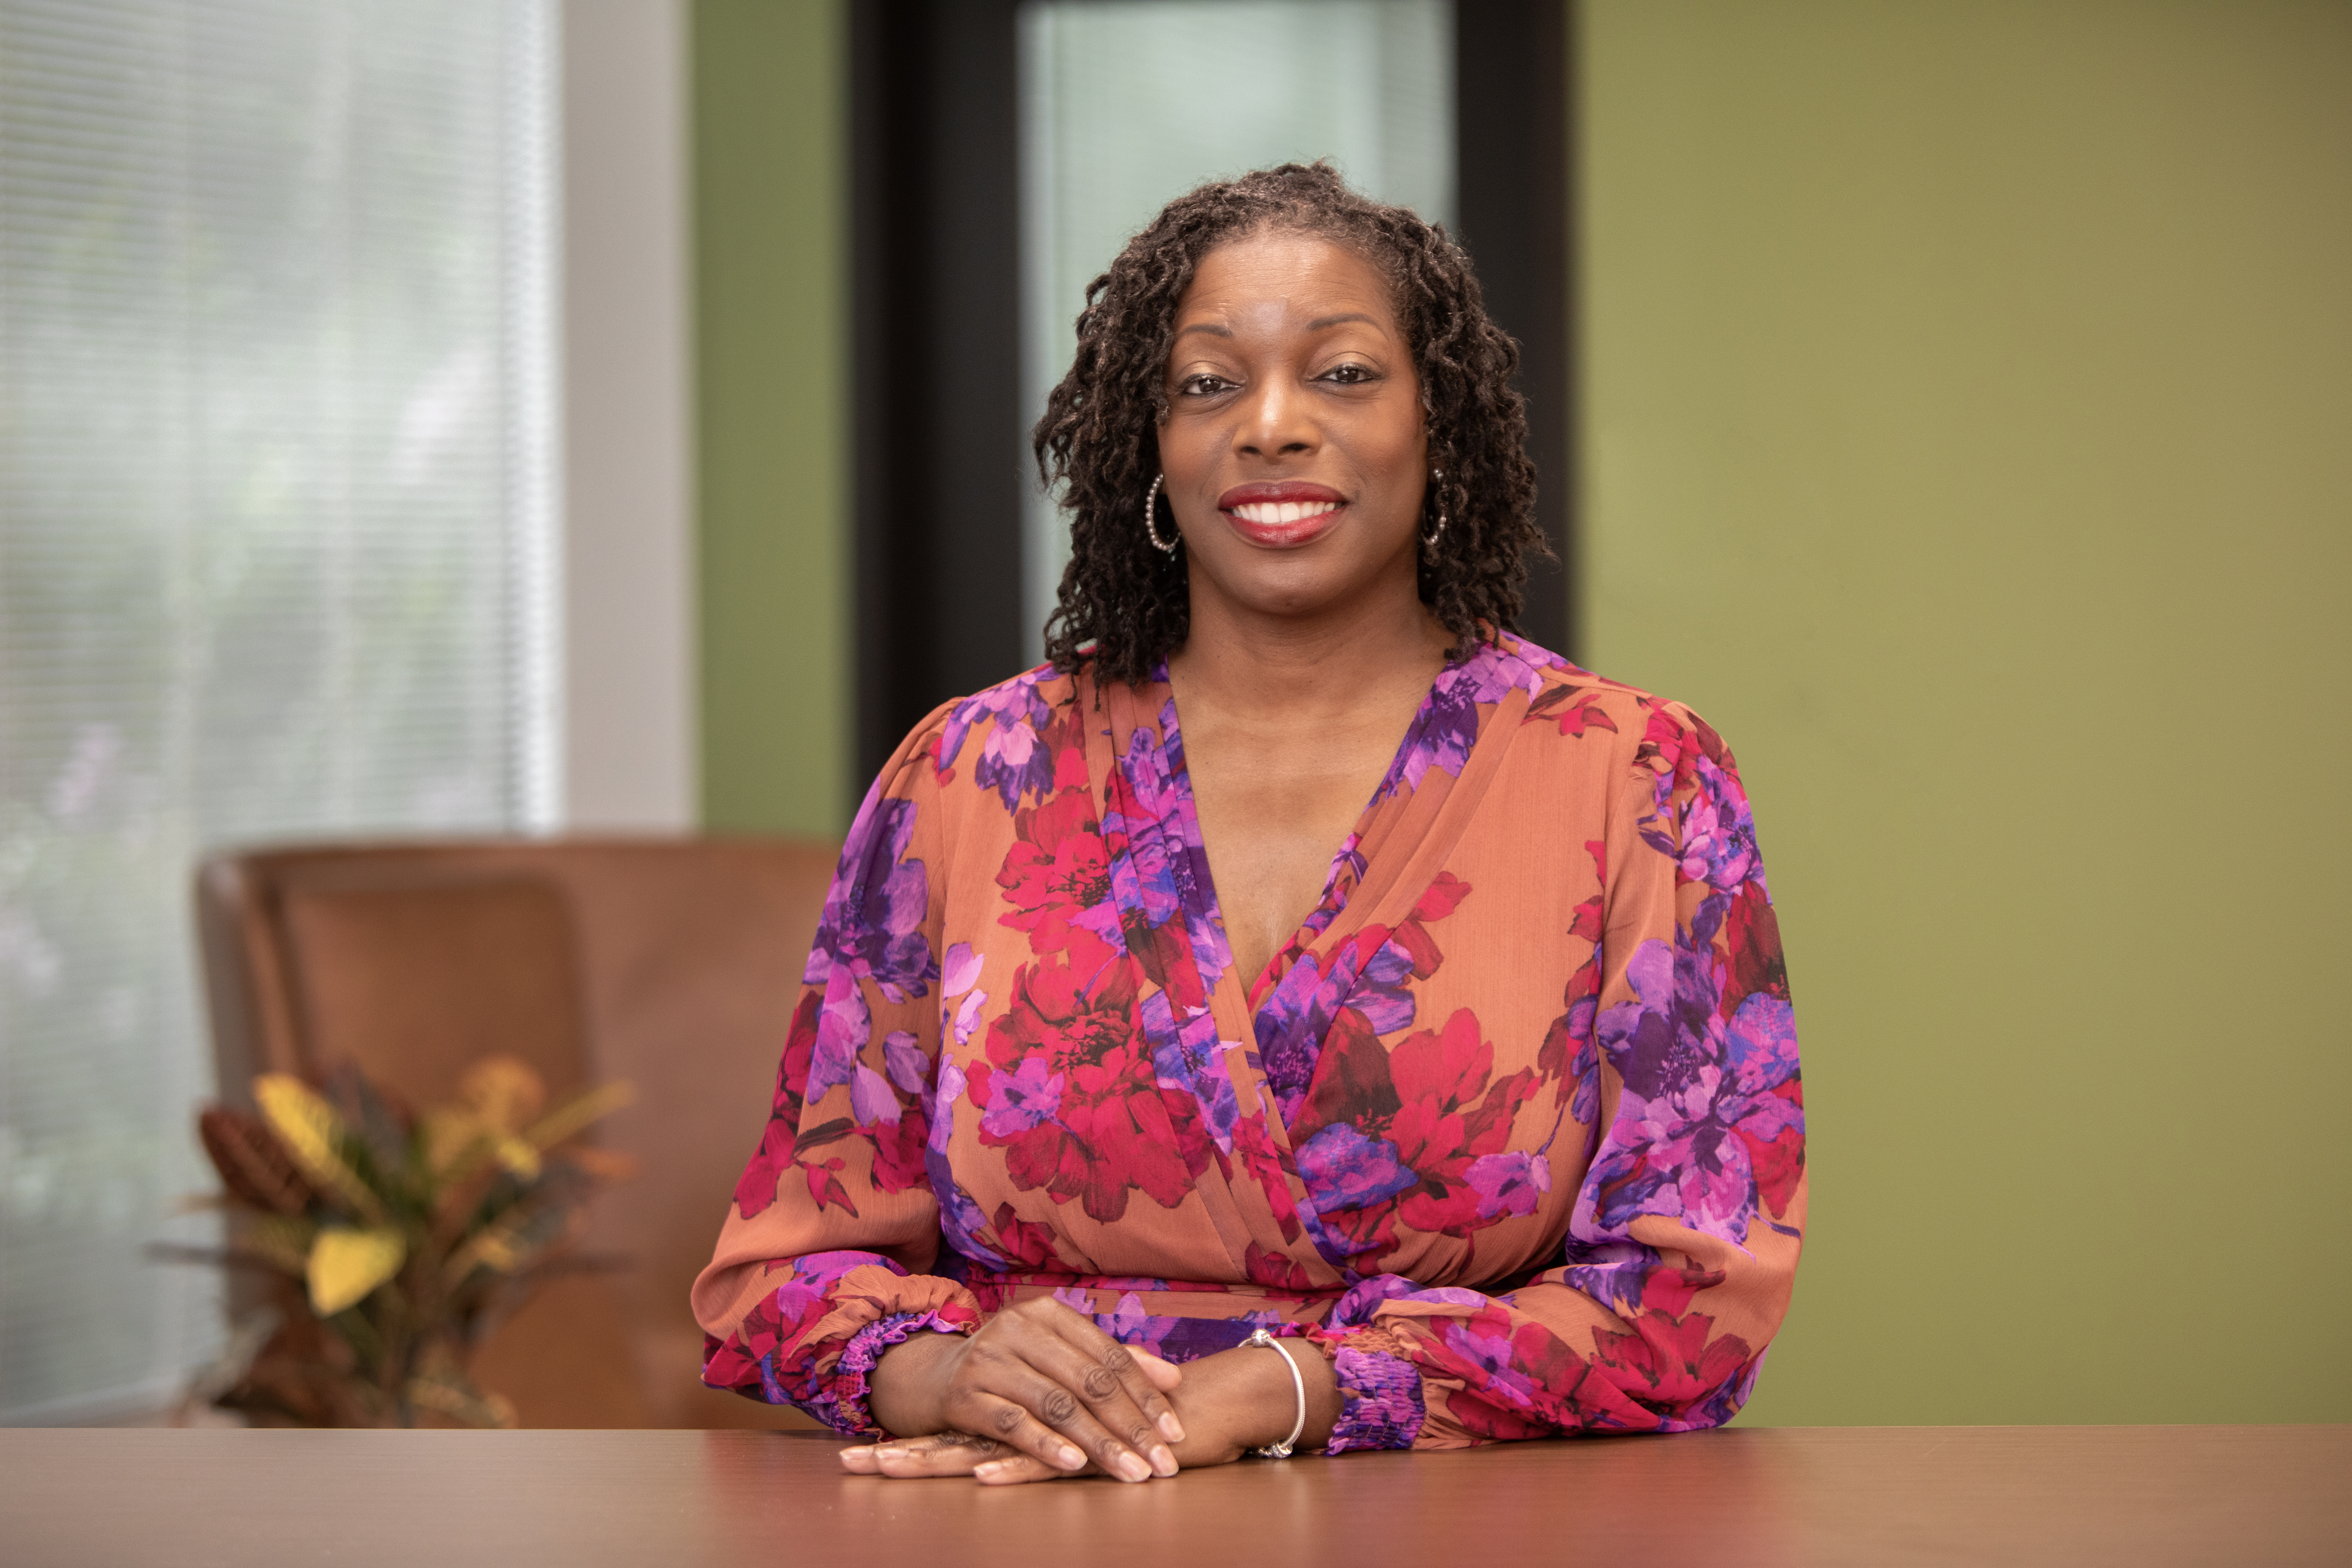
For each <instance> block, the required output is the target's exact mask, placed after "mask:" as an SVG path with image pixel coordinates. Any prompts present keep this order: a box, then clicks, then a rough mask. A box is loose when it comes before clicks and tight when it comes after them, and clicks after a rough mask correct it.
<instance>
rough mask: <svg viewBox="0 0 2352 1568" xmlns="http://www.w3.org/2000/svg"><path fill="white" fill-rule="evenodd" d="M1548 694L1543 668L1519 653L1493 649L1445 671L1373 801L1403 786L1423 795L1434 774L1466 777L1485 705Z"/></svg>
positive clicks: (1510, 650) (1507, 648)
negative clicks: (1517, 694)
mask: <svg viewBox="0 0 2352 1568" xmlns="http://www.w3.org/2000/svg"><path fill="white" fill-rule="evenodd" d="M1541 689H1543V678H1542V676H1541V675H1539V674H1538V673H1537V666H1535V665H1534V664H1531V663H1529V662H1528V660H1527V659H1526V658H1521V657H1520V656H1519V653H1518V652H1517V650H1516V647H1496V646H1493V645H1488V646H1486V647H1481V648H1479V650H1478V651H1477V652H1476V653H1474V654H1472V655H1471V656H1470V657H1469V658H1466V659H1465V660H1463V661H1462V662H1461V663H1460V664H1457V665H1455V666H1454V667H1453V668H1450V669H1446V670H1443V671H1441V672H1440V673H1439V675H1438V677H1437V679H1436V680H1435V681H1434V682H1433V683H1432V684H1431V686H1430V689H1429V695H1428V696H1427V697H1425V698H1423V700H1422V705H1421V711H1420V712H1419V713H1417V714H1416V715H1414V717H1413V721H1412V727H1411V728H1410V729H1408V730H1407V731H1405V739H1404V743H1403V744H1402V746H1400V747H1399V748H1398V750H1397V760H1396V762H1395V763H1394V764H1393V765H1391V768H1390V770H1389V776H1388V777H1387V778H1386V779H1383V780H1382V781H1381V787H1380V789H1379V790H1378V791H1377V792H1375V794H1374V795H1373V797H1372V798H1373V799H1374V800H1376V801H1377V800H1384V799H1386V798H1387V797H1388V796H1389V795H1392V794H1394V793H1395V792H1396V786H1397V783H1398V781H1400V780H1402V782H1403V783H1404V784H1407V785H1408V786H1410V787H1412V788H1413V789H1419V788H1420V787H1421V781H1422V780H1423V778H1424V777H1425V776H1427V774H1428V773H1429V770H1430V769H1432V768H1435V769H1437V770H1438V771H1439V772H1441V773H1451V774H1453V775H1454V776H1455V777H1457V778H1458V777H1460V776H1461V773H1462V768H1463V764H1465V763H1467V762H1468V761H1469V760H1470V750H1471V748H1472V747H1473V746H1475V745H1476V744H1477V743H1478V707H1479V704H1481V703H1496V702H1500V701H1501V700H1503V698H1504V697H1505V696H1506V695H1507V693H1509V692H1512V691H1515V690H1516V691H1524V692H1526V693H1528V695H1529V696H1533V695H1535V694H1536V693H1537V692H1538V691H1540V690H1541Z"/></svg>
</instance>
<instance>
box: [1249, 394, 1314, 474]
mask: <svg viewBox="0 0 2352 1568" xmlns="http://www.w3.org/2000/svg"><path fill="white" fill-rule="evenodd" d="M1249 399H1250V400H1249V403H1248V404H1247V405H1246V406H1245V407H1244V409H1243V411H1242V420H1241V425H1240V427H1239V428H1238V429H1236V430H1235V431H1234V447H1235V449H1236V450H1237V451H1240V452H1244V453H1246V454H1248V455H1250V456H1252V457H1257V458H1278V457H1283V456H1286V455H1296V454H1297V453H1300V452H1311V451H1313V450H1314V449H1315V446H1316V443H1317V441H1318V431H1317V430H1316V428H1315V425H1314V420H1313V418H1312V416H1310V414H1309V411H1308V409H1307V400H1306V399H1305V398H1303V397H1301V396H1299V395H1298V389H1297V387H1294V386H1291V385H1288V384H1286V382H1285V380H1284V378H1282V377H1280V376H1268V377H1265V379H1264V380H1263V381H1261V382H1260V383H1259V384H1258V385H1257V386H1255V387H1254V388H1252V389H1251V392H1250V395H1249Z"/></svg>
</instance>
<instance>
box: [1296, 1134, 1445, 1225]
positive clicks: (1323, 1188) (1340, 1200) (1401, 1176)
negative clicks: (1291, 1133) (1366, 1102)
mask: <svg viewBox="0 0 2352 1568" xmlns="http://www.w3.org/2000/svg"><path fill="white" fill-rule="evenodd" d="M1298 1175H1299V1179H1300V1180H1301V1181H1303V1182H1305V1183H1306V1184H1307V1194H1308V1195H1309V1196H1310V1197H1311V1198H1313V1200H1314V1203H1315V1206H1316V1207H1317V1208H1318V1209H1319V1210H1321V1211H1322V1212H1323V1213H1325V1214H1329V1213H1331V1212H1333V1211H1334V1210H1338V1209H1357V1208H1362V1207H1364V1206H1365V1205H1368V1204H1376V1203H1378V1202H1380V1201H1381V1199H1382V1198H1387V1197H1393V1196H1395V1195H1396V1194H1399V1193H1401V1192H1402V1191H1404V1190H1405V1189H1406V1188H1407V1187H1410V1186H1412V1185H1414V1184H1417V1183H1419V1182H1420V1180H1421V1174H1420V1173H1419V1172H1417V1171H1413V1170H1412V1169H1410V1168H1409V1167H1407V1166H1406V1165H1404V1164H1403V1163H1401V1162H1400V1161H1399V1160H1398V1159H1397V1148H1396V1145H1395V1144H1393V1143H1391V1142H1389V1141H1388V1140H1387V1139H1385V1138H1367V1137H1365V1136H1364V1135H1363V1134H1362V1133H1361V1132H1359V1131H1356V1129H1355V1128H1353V1127H1351V1126H1349V1124H1348V1123H1346V1122H1344V1121H1342V1122H1337V1123H1334V1124H1333V1125H1331V1126H1329V1127H1326V1128H1325V1129H1323V1131H1320V1132H1318V1133H1317V1134H1315V1136H1314V1137H1312V1138H1309V1139H1308V1140H1307V1142H1305V1143H1304V1144H1302V1145H1301V1146H1300V1147H1299V1150H1298Z"/></svg>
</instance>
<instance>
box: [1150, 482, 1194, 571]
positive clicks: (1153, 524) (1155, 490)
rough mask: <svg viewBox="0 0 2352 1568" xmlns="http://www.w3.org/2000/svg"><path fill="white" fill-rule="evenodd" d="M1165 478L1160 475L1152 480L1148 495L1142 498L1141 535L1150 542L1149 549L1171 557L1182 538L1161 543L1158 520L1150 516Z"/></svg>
mask: <svg viewBox="0 0 2352 1568" xmlns="http://www.w3.org/2000/svg"><path fill="white" fill-rule="evenodd" d="M1167 478H1168V476H1167V475H1166V474H1161V475H1160V476H1159V478H1157V479H1153V480H1152V481H1151V490H1150V494H1148V495H1146V496H1145V497H1144V498H1143V535H1144V537H1145V538H1147V539H1149V540H1150V541H1151V548H1153V549H1154V550H1157V551H1158V552H1160V554H1162V555H1173V554H1175V553H1176V546H1177V545H1179V544H1181V543H1182V542H1183V540H1184V536H1183V535H1182V534H1181V533H1179V534H1178V535H1177V536H1176V537H1175V538H1174V539H1171V540H1167V541H1164V542H1163V541H1162V540H1161V539H1160V527H1159V520H1158V519H1156V518H1155V517H1153V516H1152V508H1153V507H1154V506H1156V505H1158V504H1159V501H1160V485H1161V484H1162V483H1163V482H1165V481H1166V479H1167Z"/></svg>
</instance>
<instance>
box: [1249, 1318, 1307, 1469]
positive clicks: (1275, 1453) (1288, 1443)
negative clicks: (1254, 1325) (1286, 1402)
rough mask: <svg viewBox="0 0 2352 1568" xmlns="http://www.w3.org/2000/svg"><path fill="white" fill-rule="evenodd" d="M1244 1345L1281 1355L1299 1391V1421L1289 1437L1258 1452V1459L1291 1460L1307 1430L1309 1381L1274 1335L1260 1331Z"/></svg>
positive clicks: (1291, 1426)
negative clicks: (1260, 1347)
mask: <svg viewBox="0 0 2352 1568" xmlns="http://www.w3.org/2000/svg"><path fill="white" fill-rule="evenodd" d="M1242 1343H1244V1344H1245V1345H1264V1346H1265V1348H1266V1349H1268V1350H1270V1351H1273V1352H1276V1354H1278V1355H1280V1356H1281V1357H1282V1361H1283V1364H1284V1365H1286V1366H1287V1367H1288V1368H1290V1385H1291V1387H1293V1388H1295V1389H1297V1391H1298V1419H1297V1420H1296V1421H1294V1422H1292V1423H1291V1424H1290V1436H1287V1437H1285V1438H1284V1439H1283V1440H1282V1441H1281V1442H1279V1443H1269V1444H1268V1445H1266V1446H1265V1447H1263V1448H1260V1449H1259V1450H1258V1451H1257V1452H1258V1458H1262V1459H1286V1458H1290V1450H1291V1449H1292V1448H1294V1447H1297V1444H1298V1435H1299V1434H1300V1433H1302V1432H1304V1431H1306V1430H1307V1379H1306V1378H1304V1377H1302V1376H1300V1375H1299V1372H1298V1358H1297V1356H1295V1355H1292V1354H1291V1353H1290V1352H1288V1351H1286V1350H1284V1349H1283V1348H1282V1342H1281V1341H1280V1340H1277V1339H1276V1338H1275V1337H1274V1336H1273V1335H1272V1334H1269V1333H1267V1332H1266V1331H1265V1330H1264V1329H1260V1330H1258V1331H1257V1332H1255V1333H1254V1334H1252V1335H1250V1337H1249V1338H1247V1339H1245V1340H1244V1341H1243V1342H1242Z"/></svg>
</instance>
